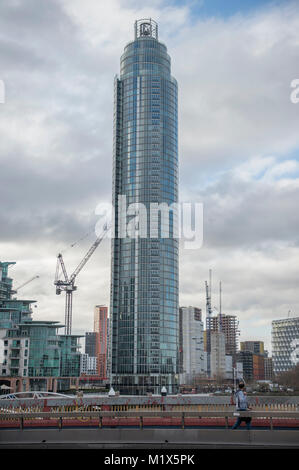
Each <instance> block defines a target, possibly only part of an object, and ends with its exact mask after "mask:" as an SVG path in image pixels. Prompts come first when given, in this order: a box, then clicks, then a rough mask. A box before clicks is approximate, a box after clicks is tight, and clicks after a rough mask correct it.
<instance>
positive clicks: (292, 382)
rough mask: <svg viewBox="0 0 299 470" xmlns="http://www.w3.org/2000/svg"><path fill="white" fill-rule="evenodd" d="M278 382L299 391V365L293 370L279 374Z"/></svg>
mask: <svg viewBox="0 0 299 470" xmlns="http://www.w3.org/2000/svg"><path fill="white" fill-rule="evenodd" d="M276 380H277V383H278V384H279V385H284V386H285V387H290V388H293V389H294V390H299V364H297V365H296V366H295V367H293V369H290V370H288V371H286V372H282V373H281V374H279V375H278V376H277V377H276Z"/></svg>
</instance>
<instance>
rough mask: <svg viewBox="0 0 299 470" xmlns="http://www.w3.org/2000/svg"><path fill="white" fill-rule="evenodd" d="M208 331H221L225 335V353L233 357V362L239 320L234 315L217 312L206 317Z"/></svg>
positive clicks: (236, 347) (236, 349) (236, 346)
mask: <svg viewBox="0 0 299 470" xmlns="http://www.w3.org/2000/svg"><path fill="white" fill-rule="evenodd" d="M207 328H210V331H211V332H212V331H218V332H219V331H222V332H223V333H224V336H225V354H226V355H228V356H232V357H233V362H234V363H235V359H236V354H237V351H238V337H239V322H238V320H237V317H236V316H235V315H225V314H220V313H219V314H218V315H216V316H211V317H209V318H208V319H207Z"/></svg>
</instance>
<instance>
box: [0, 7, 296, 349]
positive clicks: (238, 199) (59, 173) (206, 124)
mask: <svg viewBox="0 0 299 470" xmlns="http://www.w3.org/2000/svg"><path fill="white" fill-rule="evenodd" d="M141 4H142V6H141ZM145 17H152V18H153V19H155V20H156V21H157V22H158V24H159V38H160V40H161V41H162V42H164V43H166V44H167V47H168V51H169V53H170V55H171V57H172V73H173V75H174V76H175V77H176V79H177V80H178V83H179V158H180V197H181V200H183V201H201V202H202V203H203V204H204V244H203V247H202V248H201V249H199V250H184V249H182V250H181V255H180V304H181V305H194V306H198V307H201V308H202V309H203V311H205V285H204V282H205V280H206V279H208V272H209V269H210V268H211V269H212V270H213V299H212V304H213V306H215V307H216V308H218V305H219V296H218V284H219V281H220V280H221V281H222V289H223V299H222V305H223V312H224V313H230V314H235V315H237V316H238V318H239V321H240V330H241V336H240V339H241V340H245V339H248V340H251V339H256V340H263V341H265V344H266V347H267V348H268V349H270V350H271V321H272V320H273V319H278V318H283V317H287V315H288V312H289V311H291V313H290V315H291V316H298V314H299V295H298V277H299V276H298V275H299V223H298V205H299V103H298V104H294V103H292V102H291V100H290V95H291V92H292V88H291V82H292V81H293V80H294V79H296V78H297V79H298V78H299V65H298V64H299V60H298V59H299V3H298V1H265V0H264V1H262V0H258V1H257V0H251V1H249V0H246V1H242V2H240V1H237V0H227V1H225V2H223V1H221V0H205V1H188V0H186V1H183V0H182V1H178V0H177V1H174V0H143V2H139V1H135V0H110V1H109V2H104V1H99V0H84V1H83V0H42V1H41V0H2V1H1V4H0V80H3V82H4V84H5V103H3V104H0V163H1V166H0V201H1V204H0V260H2V261H5V260H9V261H16V262H17V264H16V266H14V267H13V268H11V276H12V277H14V279H15V286H17V285H18V284H22V283H23V282H25V281H26V280H28V279H30V278H31V277H32V276H34V275H39V276H40V277H39V279H37V280H35V281H33V282H32V283H31V284H29V285H28V286H26V287H24V288H23V290H22V291H21V290H20V295H21V294H22V297H26V298H29V299H35V300H37V308H35V309H34V318H35V319H43V320H46V319H51V320H59V321H61V322H64V299H63V297H62V296H60V297H58V296H56V295H55V288H54V285H53V280H54V274H55V267H56V255H57V253H58V252H60V251H62V252H63V254H64V258H65V263H66V265H67V268H68V270H69V272H72V270H73V269H75V267H76V266H77V264H78V263H79V261H80V260H81V258H82V257H83V255H84V254H85V252H86V251H87V249H88V248H89V246H90V245H91V244H92V242H93V241H94V239H95V233H94V227H95V224H96V222H97V216H96V215H95V208H96V206H97V204H98V203H100V202H110V201H111V184H112V182H111V181H112V180H111V178H112V127H113V116H112V113H113V78H114V75H115V74H116V73H118V72H119V57H120V55H121V53H122V51H123V48H124V46H125V44H126V43H127V42H129V41H130V40H132V39H133V32H134V31H133V25H134V21H135V20H136V19H139V18H145ZM86 235H87V236H86ZM78 240H79V241H78ZM77 241H78V243H76V244H75V246H74V247H71V245H72V244H74V243H75V242H77ZM77 285H78V291H77V292H76V293H75V294H74V312H73V317H74V320H73V332H74V333H80V334H81V333H84V332H85V331H88V330H91V329H92V325H93V307H94V305H96V304H108V303H109V291H110V241H109V240H106V241H105V242H103V243H102V245H101V246H100V247H99V248H98V249H97V251H96V252H95V253H94V255H93V257H92V258H91V259H90V261H89V262H88V264H87V265H86V266H85V268H84V270H83V271H82V272H81V273H80V277H78V282H77Z"/></svg>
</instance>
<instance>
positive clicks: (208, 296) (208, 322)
mask: <svg viewBox="0 0 299 470" xmlns="http://www.w3.org/2000/svg"><path fill="white" fill-rule="evenodd" d="M209 277H210V281H209V283H210V285H208V283H207V281H205V285H206V314H207V316H206V329H207V369H208V371H207V372H208V376H210V374H211V317H212V307H211V293H212V270H211V269H210V271H209Z"/></svg>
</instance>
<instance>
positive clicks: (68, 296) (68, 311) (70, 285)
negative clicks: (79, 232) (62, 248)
mask: <svg viewBox="0 0 299 470" xmlns="http://www.w3.org/2000/svg"><path fill="white" fill-rule="evenodd" d="M110 228H111V224H110V225H107V224H105V226H104V228H103V232H102V233H101V235H99V237H98V238H97V239H96V240H95V242H94V243H93V244H92V246H91V247H90V248H89V250H88V252H87V253H86V255H85V256H84V258H83V259H82V260H81V261H80V263H79V264H78V266H77V268H76V269H75V271H74V272H73V274H72V275H71V276H70V277H69V276H68V274H67V270H66V267H65V264H64V260H63V256H62V254H61V253H59V255H58V256H57V265H56V274H55V280H54V285H55V286H56V294H57V295H60V294H61V292H62V291H64V292H65V334H66V335H70V334H71V333H72V317H73V292H74V291H75V290H77V286H75V280H76V277H77V276H78V274H79V273H80V272H81V270H82V269H83V268H84V266H85V264H86V263H87V261H88V260H89V259H90V257H91V256H92V255H93V253H94V252H95V250H96V249H97V247H98V246H99V245H100V243H101V242H102V240H103V238H105V236H106V234H107V233H108V231H109V229H110ZM60 268H61V270H62V273H63V276H64V279H63V280H61V279H58V278H59V272H60Z"/></svg>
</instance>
